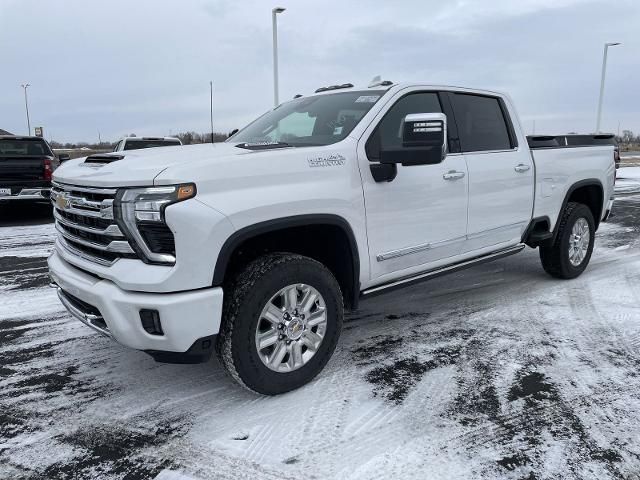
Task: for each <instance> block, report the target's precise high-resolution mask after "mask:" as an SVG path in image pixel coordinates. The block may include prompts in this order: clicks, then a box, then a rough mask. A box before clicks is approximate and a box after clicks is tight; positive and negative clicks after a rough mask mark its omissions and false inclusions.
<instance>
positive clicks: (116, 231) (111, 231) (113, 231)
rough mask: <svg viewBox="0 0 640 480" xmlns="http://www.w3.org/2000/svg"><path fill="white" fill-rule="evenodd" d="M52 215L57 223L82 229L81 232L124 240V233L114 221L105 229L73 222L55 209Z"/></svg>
mask: <svg viewBox="0 0 640 480" xmlns="http://www.w3.org/2000/svg"><path fill="white" fill-rule="evenodd" d="M53 216H54V218H55V219H56V220H57V221H58V223H60V224H61V225H63V226H65V227H70V228H76V229H78V230H82V231H83V232H87V233H93V234H94V235H105V236H108V237H117V238H122V239H123V240H124V235H123V234H122V231H121V230H120V227H118V225H116V224H115V223H112V224H111V225H109V226H108V227H107V228H105V229H99V228H94V227H87V226H85V225H82V224H81V223H75V222H72V221H71V220H67V219H66V218H64V217H63V216H62V215H60V214H59V213H58V210H57V209H54V210H53Z"/></svg>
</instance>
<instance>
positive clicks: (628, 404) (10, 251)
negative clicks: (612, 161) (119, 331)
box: [0, 169, 640, 480]
mask: <svg viewBox="0 0 640 480" xmlns="http://www.w3.org/2000/svg"><path fill="white" fill-rule="evenodd" d="M620 174H623V175H619V177H623V178H625V181H624V182H628V183H633V182H635V183H636V184H638V185H639V186H640V169H621V170H620ZM624 182H622V181H619V183H618V185H619V187H621V191H624V192H625V196H622V197H620V198H619V199H618V201H617V204H616V209H615V216H614V217H613V218H612V219H611V223H608V224H606V225H603V226H602V228H601V229H600V231H599V232H598V237H597V246H596V250H595V252H594V254H593V258H592V261H591V265H590V267H589V268H588V270H587V271H586V272H585V274H584V275H582V276H581V277H579V278H578V279H575V280H573V281H558V280H553V279H551V278H550V277H547V276H546V275H545V274H544V272H543V271H542V268H541V267H540V265H539V261H538V256H537V252H536V251H533V250H531V249H526V250H525V252H524V253H522V254H519V255H516V256H513V257H510V258H507V259H503V260H501V261H498V262H495V263H491V264H486V265H483V266H479V267H476V268H473V269H470V270H467V271H464V272H460V273H457V274H454V275H452V276H448V277H442V278H439V279H438V280H436V281H431V282H426V283H423V284H420V285H416V286H413V287H411V288H409V289H406V290H401V291H396V292H393V293H389V294H387V295H384V296H380V297H376V298H374V299H371V300H367V301H366V302H363V303H362V305H361V308H360V310H359V311H358V312H355V313H353V314H351V315H350V316H349V317H348V320H347V322H346V323H345V328H344V333H343V336H342V337H341V340H340V342H339V345H338V348H337V351H336V354H335V356H334V358H333V359H332V360H331V361H330V362H329V364H328V366H327V368H326V369H325V371H324V372H323V373H322V374H320V376H319V377H318V378H317V379H316V380H315V381H314V382H312V383H311V384H310V385H308V386H306V387H304V388H302V389H300V390H298V391H295V392H291V393H289V394H286V395H282V396H279V397H273V398H269V397H260V396H256V395H254V394H251V393H249V392H246V391H244V390H242V389H241V388H239V387H238V386H237V385H236V384H234V383H233V382H232V381H231V380H229V379H228V378H227V377H226V376H225V375H224V374H223V372H222V370H221V368H220V367H219V365H218V364H217V362H216V361H215V360H212V361H211V362H209V363H207V364H204V365H161V364H158V363H155V362H154V361H153V360H152V359H151V358H150V357H148V356H147V355H146V354H144V353H141V352H135V351H131V350H128V349H125V348H123V347H121V346H119V345H117V344H115V343H112V342H111V341H109V340H108V339H106V338H103V337H101V336H99V335H97V334H94V333H93V332H92V331H91V330H89V329H87V328H86V327H85V326H83V325H81V324H80V323H79V322H77V321H75V320H73V319H71V318H70V317H69V316H68V315H67V314H66V313H65V312H64V310H63V309H62V307H61V306H60V305H59V304H58V302H57V299H56V298H55V294H54V292H53V291H52V290H50V289H49V288H48V287H47V286H46V284H47V278H46V268H45V256H46V252H47V251H48V250H49V249H50V245H51V241H52V231H53V228H52V225H51V224H50V223H42V224H37V223H38V222H32V223H35V224H33V225H30V226H15V225H14V224H12V225H10V226H5V227H0V478H1V479H33V480H35V479H42V478H46V479H58V478H60V479H85V478H86V479H89V478H91V479H94V478H95V479H105V480H112V479H129V480H132V479H153V478H158V479H159V480H178V479H196V480H197V479H214V478H215V479H235V478H247V479H298V478H318V479H324V478H330V479H367V480H368V479H377V478H380V479H385V480H386V479H396V478H397V479H405V478H425V479H447V480H451V479H465V480H468V479H494V478H500V479H529V480H533V479H551V478H554V479H555V478H563V479H618V478H619V479H638V478H640V476H639V475H640V237H639V233H640V189H637V190H634V189H630V188H626V185H627V183H624ZM622 187H624V188H622ZM634 192H635V193H634ZM1 214H2V212H0V215H1ZM14 223H15V222H14ZM0 224H2V220H0Z"/></svg>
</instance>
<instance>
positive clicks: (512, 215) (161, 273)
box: [49, 82, 615, 394]
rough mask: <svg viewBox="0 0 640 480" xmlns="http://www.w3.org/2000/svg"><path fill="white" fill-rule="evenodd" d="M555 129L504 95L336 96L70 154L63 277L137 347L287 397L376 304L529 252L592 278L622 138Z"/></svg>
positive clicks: (341, 92) (344, 91)
mask: <svg viewBox="0 0 640 480" xmlns="http://www.w3.org/2000/svg"><path fill="white" fill-rule="evenodd" d="M545 138H546V137H542V138H540V139H539V138H537V137H532V138H530V139H529V140H528V139H527V138H526V137H525V135H524V133H523V132H522V128H521V126H520V122H519V120H518V118H517V116H516V113H515V110H514V107H513V105H512V102H511V100H510V99H509V98H508V97H507V96H505V95H502V94H499V93H495V92H490V91H481V90H471V89H464V88H457V87H446V86H431V85H422V84H415V83H414V84H399V85H398V84H393V83H392V82H374V83H373V84H372V85H370V86H369V87H368V88H355V87H353V85H351V84H344V85H336V86H331V87H325V88H321V89H319V90H318V91H316V93H315V94H314V95H311V96H308V97H300V98H296V99H294V100H291V101H289V102H286V103H284V104H282V105H279V106H278V107H276V108H275V109H273V110H271V111H270V112H267V113H266V114H264V115H263V116H261V117H260V118H258V119H257V120H255V121H254V122H253V123H251V124H249V125H248V126H247V127H246V128H244V129H243V130H240V131H239V132H237V133H236V134H235V135H233V136H232V137H230V138H229V139H228V140H227V141H226V142H224V143H217V144H203V145H190V146H186V147H183V148H182V149H180V150H179V151H178V150H176V149H154V150H145V151H138V152H131V153H127V152H119V153H118V154H106V155H101V156H99V157H95V158H94V157H92V156H89V157H87V158H86V159H81V160H72V161H71V162H68V163H67V164H66V165H65V166H64V167H63V168H60V169H59V170H58V171H57V172H56V173H55V183H54V189H53V192H52V200H53V204H54V206H55V215H56V219H57V222H56V228H57V229H58V232H59V236H58V238H57V241H56V248H55V251H54V253H53V254H52V255H51V257H50V258H49V269H50V273H51V278H52V281H53V284H54V285H55V286H56V288H57V291H58V295H59V297H60V300H61V301H62V303H63V304H64V305H65V306H66V308H67V309H68V310H69V312H71V314H72V315H73V316H74V317H76V318H77V319H79V320H80V321H82V322H84V323H85V324H87V325H88V326H90V327H91V328H93V329H95V330H97V331H98V332H100V333H102V334H104V335H107V336H109V337H111V338H113V339H115V340H117V341H118V342H120V343H122V344H124V345H127V346H129V347H132V348H136V349H140V350H144V351H146V352H147V353H149V354H150V355H152V356H153V357H154V358H155V359H156V360H158V361H169V362H183V363H184V362H199V361H204V360H206V359H208V358H209V356H210V355H211V353H212V351H213V350H214V348H215V349H216V350H217V352H218V355H219V357H220V359H221V362H222V364H223V365H224V367H225V368H226V369H227V370H228V372H229V373H230V375H231V376H232V377H233V378H234V379H236V380H237V381H238V382H239V383H241V384H242V385H244V386H245V387H247V388H249V389H251V390H253V391H256V392H259V393H263V394H278V393H282V392H286V391H288V390H292V389H294V388H297V387H300V386H301V385H303V384H305V383H306V382H308V381H310V380H311V379H312V378H313V377H314V376H315V375H317V374H318V373H319V372H320V371H321V370H322V369H323V367H324V366H325V364H326V363H327V361H328V360H329V358H330V357H331V355H332V353H333V351H334V349H335V346H336V344H337V341H338V337H339V335H340V331H341V327H342V321H343V312H344V309H345V308H346V309H353V308H356V307H357V305H358V301H359V300H360V299H361V298H367V297H369V296H371V295H375V294H378V293H382V292H385V291H389V290H391V289H393V288H397V287H401V286H405V285H409V284H412V283H414V282H417V281H421V280H426V279H429V278H433V277H436V276H438V275H442V274H445V273H449V272H454V271H458V270H460V269H463V268H466V267H470V266H473V265H476V264H478V263H481V262H487V261H491V260H496V259H499V258H502V257H505V256H507V255H511V254H515V253H518V252H520V251H522V250H523V249H524V248H525V246H527V245H528V246H530V247H534V248H535V247H539V250H540V260H541V262H542V266H543V268H544V270H545V271H546V272H547V273H549V274H550V275H551V276H553V277H556V278H562V279H570V278H575V277H577V276H578V275H580V274H581V273H582V272H583V271H584V270H585V268H586V267H587V265H588V263H589V260H590V257H591V253H592V250H593V241H594V234H595V231H596V229H597V228H598V226H599V224H600V221H601V220H603V219H604V218H606V216H607V215H608V212H609V211H610V210H611V208H612V204H613V183H614V175H615V165H614V162H613V155H612V153H613V147H612V146H610V145H592V146H589V147H571V148H569V147H568V146H563V147H561V146H559V145H558V142H557V141H556V140H554V139H553V138H552V140H553V142H552V143H553V144H552V145H549V144H548V143H549V142H548V141H547V140H545ZM87 167H90V168H87ZM427 288H428V287H427ZM523 293H524V292H523Z"/></svg>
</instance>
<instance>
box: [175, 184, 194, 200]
mask: <svg viewBox="0 0 640 480" xmlns="http://www.w3.org/2000/svg"><path fill="white" fill-rule="evenodd" d="M195 195H196V186H195V185H194V184H193V183H189V184H187V185H180V186H179V187H178V200H186V199H188V198H191V197H195Z"/></svg>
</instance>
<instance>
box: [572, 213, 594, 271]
mask: <svg viewBox="0 0 640 480" xmlns="http://www.w3.org/2000/svg"><path fill="white" fill-rule="evenodd" d="M590 241H591V237H590V234H589V224H588V223H587V220H586V219H584V218H582V217H580V218H578V220H576V223H574V224H573V228H572V229H571V236H570V237H569V262H571V265H573V266H574V267H577V266H578V265H580V264H581V263H582V261H583V260H584V258H585V257H586V256H587V251H588V250H589V242H590Z"/></svg>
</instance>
